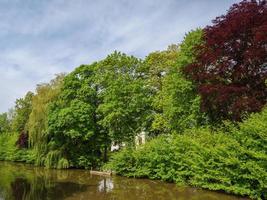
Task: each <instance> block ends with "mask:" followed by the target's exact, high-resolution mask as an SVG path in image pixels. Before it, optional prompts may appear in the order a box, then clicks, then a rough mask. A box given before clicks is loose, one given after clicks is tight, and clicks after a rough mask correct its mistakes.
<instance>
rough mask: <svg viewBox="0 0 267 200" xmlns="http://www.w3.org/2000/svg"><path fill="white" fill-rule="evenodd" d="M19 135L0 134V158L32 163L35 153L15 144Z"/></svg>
mask: <svg viewBox="0 0 267 200" xmlns="http://www.w3.org/2000/svg"><path fill="white" fill-rule="evenodd" d="M18 137H19V135H18V134H16V133H1V134H0V160H2V161H16V162H26V163H34V160H35V155H34V152H33V151H32V150H29V149H25V148H19V147H18V146H17V144H16V143H17V141H18Z"/></svg>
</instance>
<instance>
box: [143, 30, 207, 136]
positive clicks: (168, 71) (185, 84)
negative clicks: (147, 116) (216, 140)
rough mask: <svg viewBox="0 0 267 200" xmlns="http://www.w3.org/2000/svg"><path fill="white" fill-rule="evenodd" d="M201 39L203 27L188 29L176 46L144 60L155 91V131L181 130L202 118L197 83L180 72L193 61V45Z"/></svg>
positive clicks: (194, 54) (195, 123) (201, 121)
mask: <svg viewBox="0 0 267 200" xmlns="http://www.w3.org/2000/svg"><path fill="white" fill-rule="evenodd" d="M201 43H202V30H201V29H197V30H195V31H191V32H190V33H188V34H187V35H186V37H185V38H184V41H183V42H182V43H181V44H180V45H179V46H177V45H171V46H170V47H169V48H168V49H167V50H166V51H162V52H154V53H151V54H150V55H149V56H148V57H147V58H146V59H145V61H144V66H145V69H146V73H147V74H148V77H147V81H148V84H149V85H150V87H151V90H152V94H153V95H154V97H153V101H152V105H153V109H154V114H153V123H152V128H153V130H155V131H156V132H158V133H170V132H181V131H183V130H184V129H186V128H190V127H194V126H197V125H199V124H201V123H204V121H205V117H204V116H203V115H202V114H201V112H200V98H199V96H198V95H197V91H196V87H195V86H194V84H193V83H192V82H191V81H189V80H187V79H186V78H185V76H184V75H183V72H182V71H183V68H184V66H186V65H187V64H189V63H191V62H193V61H194V59H195V56H196V52H195V51H194V47H195V46H197V45H199V44H201Z"/></svg>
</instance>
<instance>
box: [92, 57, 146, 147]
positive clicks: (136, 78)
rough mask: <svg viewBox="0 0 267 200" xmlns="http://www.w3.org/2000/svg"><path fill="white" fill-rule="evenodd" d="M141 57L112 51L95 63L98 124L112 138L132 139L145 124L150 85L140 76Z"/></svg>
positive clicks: (124, 140) (115, 139)
mask: <svg viewBox="0 0 267 200" xmlns="http://www.w3.org/2000/svg"><path fill="white" fill-rule="evenodd" d="M140 64H141V61H140V60H139V59H137V58H135V57H133V56H127V55H126V54H123V53H120V52H114V53H113V54H111V55H109V56H108V57H107V58H106V59H104V60H103V61H101V62H99V63H98V68H97V72H96V74H97V77H96V79H97V82H98V86H99V94H98V97H99V100H100V102H101V103H100V105H99V106H98V109H97V112H98V113H99V115H100V116H102V117H101V119H100V121H99V124H100V125H101V126H102V127H103V128H104V129H105V131H107V132H108V135H109V137H110V138H111V140H112V141H114V142H118V143H122V142H133V140H134V137H135V136H136V135H137V134H138V133H140V132H141V131H143V130H145V129H146V127H147V124H146V121H147V120H146V117H148V116H149V112H150V109H149V107H150V103H149V100H150V97H149V89H148V87H147V86H146V85H145V84H144V81H143V79H141V78H140V72H139V71H138V70H139V68H140Z"/></svg>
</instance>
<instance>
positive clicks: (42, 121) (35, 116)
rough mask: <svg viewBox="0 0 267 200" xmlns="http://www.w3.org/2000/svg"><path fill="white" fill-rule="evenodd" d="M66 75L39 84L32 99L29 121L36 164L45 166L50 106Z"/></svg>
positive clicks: (30, 137) (56, 96)
mask: <svg viewBox="0 0 267 200" xmlns="http://www.w3.org/2000/svg"><path fill="white" fill-rule="evenodd" d="M63 78H64V74H59V75H57V76H56V78H55V79H53V80H51V81H50V83H43V84H39V85H37V87H36V94H35V95H34V96H33V98H32V111H31V114H30V116H29V121H28V131H29V139H30V145H31V146H32V147H33V148H34V149H35V150H36V153H37V155H36V157H37V158H36V164H38V165H43V164H44V160H45V155H46V154H47V150H48V149H47V134H48V132H47V120H48V119H47V118H48V113H49V105H50V104H51V103H53V102H54V101H55V100H56V99H57V98H58V95H59V93H60V90H61V86H62V82H63Z"/></svg>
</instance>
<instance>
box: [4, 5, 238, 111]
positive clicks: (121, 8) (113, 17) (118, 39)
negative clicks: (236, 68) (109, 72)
mask: <svg viewBox="0 0 267 200" xmlns="http://www.w3.org/2000/svg"><path fill="white" fill-rule="evenodd" d="M236 2H238V1H237V0H164V1H163V0H134V1H133V0H98V1H97V0H0V74H1V78H0V112H5V111H7V110H8V109H9V108H10V107H12V106H14V101H15V100H16V98H19V97H22V96H24V94H25V93H26V92H27V91H30V90H31V91H34V88H35V85H36V84H38V83H42V82H47V81H49V80H50V79H52V78H53V77H54V75H55V74H57V73H60V72H70V71H71V70H73V69H74V68H75V67H77V66H79V65H80V64H87V63H88V64H89V63H91V62H93V61H96V60H99V59H102V58H104V57H105V56H106V55H108V54H109V53H111V52H113V51H114V50H118V51H122V52H125V53H127V54H132V55H135V56H137V57H140V58H144V57H145V56H146V55H147V54H148V53H149V52H152V51H156V50H164V49H166V48H167V46H168V45H169V44H172V43H175V44H177V43H179V42H181V41H182V39H183V37H184V34H185V33H186V32H188V31H190V30H192V29H195V28H197V27H204V26H206V25H207V24H210V23H211V20H212V19H214V18H215V17H216V16H219V15H221V14H225V13H226V11H227V9H228V8H229V7H230V6H231V5H232V4H233V3H236Z"/></svg>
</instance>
